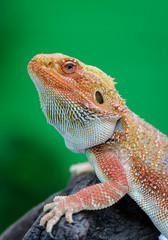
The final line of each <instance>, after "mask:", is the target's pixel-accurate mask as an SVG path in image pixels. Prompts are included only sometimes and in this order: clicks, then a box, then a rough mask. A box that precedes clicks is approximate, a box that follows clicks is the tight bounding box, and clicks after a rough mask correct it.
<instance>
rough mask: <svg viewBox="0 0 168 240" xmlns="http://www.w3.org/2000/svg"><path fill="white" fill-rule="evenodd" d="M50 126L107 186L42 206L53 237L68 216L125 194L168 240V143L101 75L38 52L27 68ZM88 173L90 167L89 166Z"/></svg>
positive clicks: (72, 61)
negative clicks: (62, 220)
mask: <svg viewBox="0 0 168 240" xmlns="http://www.w3.org/2000/svg"><path fill="white" fill-rule="evenodd" d="M28 72H29V75H30V77H31V78H32V80H33V82H34V84H35V86H36V88H37V90H38V93H39V97H40V102H41V107H42V110H43V112H44V114H45V116H46V118H47V120H48V122H49V123H50V124H52V125H53V126H54V127H55V128H56V129H57V130H58V131H59V132H60V133H61V134H62V136H63V137H64V140H65V144H66V146H67V148H69V149H70V150H71V151H73V152H77V153H79V152H80V153H81V152H82V153H86V155H87V158H88V160H89V163H90V164H91V166H92V167H93V169H94V170H95V172H96V175H97V177H98V178H99V180H100V181H101V183H99V184H96V185H93V186H90V187H87V188H84V189H82V190H81V191H79V192H77V193H76V194H74V195H71V196H57V197H55V198H54V201H53V202H52V203H49V204H47V205H46V206H45V207H44V211H49V212H48V213H46V214H45V215H44V216H43V217H42V219H41V222H40V223H41V225H45V224H46V230H47V232H49V233H51V231H52V228H53V226H54V225H55V224H56V223H57V222H58V221H59V219H60V218H61V216H63V215H64V214H65V218H66V220H67V221H68V222H69V223H71V222H72V221H73V219H72V214H74V213H77V212H79V211H82V210H96V209H102V208H106V207H109V206H111V205H113V204H115V203H116V202H117V201H118V200H119V199H121V198H122V197H123V196H124V195H125V194H126V193H127V194H129V195H130V196H131V198H133V199H134V200H135V201H136V202H137V204H138V205H139V206H140V207H141V208H142V209H143V210H144V211H145V212H146V214H147V215H148V216H149V217H150V219H151V220H152V222H153V223H154V225H155V226H156V227H157V228H158V230H159V231H160V232H161V233H162V234H163V235H165V237H167V238H168V138H167V137H166V136H165V135H164V134H162V133H161V132H160V131H159V130H157V129H155V128H154V127H153V126H152V125H150V124H149V123H147V122H145V121H144V120H143V119H141V118H139V117H138V116H137V115H136V114H134V113H133V112H132V111H131V110H130V109H129V108H128V107H127V106H126V104H125V100H124V99H122V98H121V97H120V95H119V93H118V91H117V90H116V88H115V82H114V78H111V77H109V76H108V75H106V74H105V73H104V72H102V71H101V70H100V69H98V68H96V67H93V66H89V65H85V64H84V63H82V62H80V61H79V60H77V59H75V58H72V57H68V56H65V55H62V54H59V53H56V54H38V55H36V56H35V57H34V58H33V59H32V60H31V61H30V63H29V65H28ZM88 169H90V166H89V165H88Z"/></svg>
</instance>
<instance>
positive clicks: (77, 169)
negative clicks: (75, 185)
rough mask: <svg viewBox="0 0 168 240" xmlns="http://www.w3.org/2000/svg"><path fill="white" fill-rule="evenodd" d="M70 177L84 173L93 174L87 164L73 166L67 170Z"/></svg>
mask: <svg viewBox="0 0 168 240" xmlns="http://www.w3.org/2000/svg"><path fill="white" fill-rule="evenodd" d="M69 171H70V174H71V176H77V175H80V174H82V173H86V172H93V168H92V166H91V165H90V163H89V162H84V163H78V164H74V165H72V166H71V167H70V169H69Z"/></svg>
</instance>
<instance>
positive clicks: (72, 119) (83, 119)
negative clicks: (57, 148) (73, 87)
mask: <svg viewBox="0 0 168 240" xmlns="http://www.w3.org/2000/svg"><path fill="white" fill-rule="evenodd" d="M29 74H30V77H31V78H32V80H33V82H34V84H35V86H36V88H37V90H38V93H39V97H40V103H41V108H42V110H43V112H44V114H45V116H46V118H47V120H48V123H49V124H51V125H53V126H54V127H55V128H56V129H57V130H58V131H59V132H60V134H61V135H62V136H63V137H64V140H65V144H66V146H67V148H69V149H70V150H71V151H73V152H85V151H86V149H87V148H90V147H93V146H96V145H99V144H102V143H104V142H106V141H107V140H108V139H109V138H111V136H112V134H113V132H114V128H115V125H116V122H117V118H116V117H112V116H99V115H97V114H96V113H94V112H92V111H91V110H90V109H88V108H84V107H82V106H80V104H78V103H77V102H74V101H73V100H72V99H69V98H68V94H67V96H66V97H65V96H62V95H61V94H60V93H59V89H56V90H55V91H53V90H52V89H51V88H48V87H47V86H44V84H43V83H42V82H41V80H39V78H38V77H37V76H36V75H35V74H34V73H32V72H31V73H29Z"/></svg>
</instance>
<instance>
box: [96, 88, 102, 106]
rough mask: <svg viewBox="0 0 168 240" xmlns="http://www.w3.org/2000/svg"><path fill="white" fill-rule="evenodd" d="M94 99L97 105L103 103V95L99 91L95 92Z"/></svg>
mask: <svg viewBox="0 0 168 240" xmlns="http://www.w3.org/2000/svg"><path fill="white" fill-rule="evenodd" d="M95 99H96V101H97V103H99V104H103V103H104V99H103V95H102V94H101V92H99V91H96V92H95Z"/></svg>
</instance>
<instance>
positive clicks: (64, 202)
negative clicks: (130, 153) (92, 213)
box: [40, 146, 128, 234]
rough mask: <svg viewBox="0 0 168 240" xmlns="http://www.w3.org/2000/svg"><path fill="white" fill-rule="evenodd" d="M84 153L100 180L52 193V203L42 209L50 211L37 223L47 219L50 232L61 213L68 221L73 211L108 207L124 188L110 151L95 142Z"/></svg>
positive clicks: (118, 165) (121, 172)
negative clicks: (67, 193)
mask: <svg viewBox="0 0 168 240" xmlns="http://www.w3.org/2000/svg"><path fill="white" fill-rule="evenodd" d="M87 156H88V158H89V161H90V162H91V165H92V166H93V167H94V168H95V171H96V173H97V175H98V177H99V179H100V180H101V181H102V183H99V184H96V185H93V186H90V187H87V188H84V189H82V190H81V191H79V192H77V193H76V194H74V195H71V196H64V197H61V196H58V197H55V198H54V202H53V203H50V204H47V205H46V206H45V207H44V211H47V210H51V211H50V212H49V213H47V214H46V215H44V217H42V219H41V221H40V224H41V225H44V224H45V223H46V222H47V225H46V230H47V232H49V233H50V234H51V231H52V228H53V226H54V225H55V224H56V223H57V222H58V221H59V219H60V218H61V216H62V215H64V214H65V218H66V220H67V221H68V222H70V223H71V222H72V221H73V220H72V214H73V213H77V212H79V211H82V210H97V209H102V208H106V207H109V206H111V205H113V204H114V203H115V202H117V201H118V200H119V199H120V198H122V197H123V196H124V195H125V194H126V192H127V189H128V182H127V176H126V173H125V170H124V168H123V166H122V164H121V163H120V161H119V160H118V159H117V157H116V156H115V154H114V153H113V152H112V151H110V150H108V149H106V148H105V147H103V146H98V147H94V148H92V149H89V150H87Z"/></svg>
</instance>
